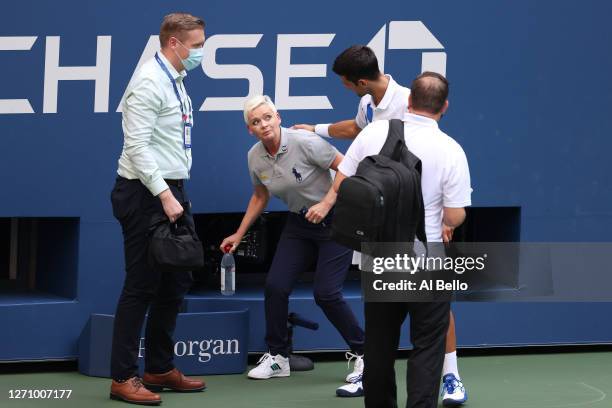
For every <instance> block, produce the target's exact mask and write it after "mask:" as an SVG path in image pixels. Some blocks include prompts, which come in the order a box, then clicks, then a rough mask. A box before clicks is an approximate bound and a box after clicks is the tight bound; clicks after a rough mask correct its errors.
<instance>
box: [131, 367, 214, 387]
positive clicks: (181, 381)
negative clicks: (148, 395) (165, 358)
mask: <svg viewBox="0 0 612 408" xmlns="http://www.w3.org/2000/svg"><path fill="white" fill-rule="evenodd" d="M142 382H143V383H144V385H145V387H147V388H148V389H150V390H151V391H155V392H159V391H162V390H163V389H164V388H169V389H171V390H174V391H178V392H196V391H202V390H204V389H205V388H206V383H204V381H200V380H196V379H193V378H189V377H185V376H184V375H183V373H181V372H180V371H179V370H177V369H176V368H174V369H172V370H170V371H168V372H167V373H164V374H150V373H145V374H144V376H143V377H142Z"/></svg>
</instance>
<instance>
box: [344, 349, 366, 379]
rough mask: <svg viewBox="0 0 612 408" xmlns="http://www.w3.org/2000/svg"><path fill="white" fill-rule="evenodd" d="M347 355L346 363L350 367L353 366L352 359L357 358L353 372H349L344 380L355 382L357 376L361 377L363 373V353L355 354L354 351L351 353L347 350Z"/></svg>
mask: <svg viewBox="0 0 612 408" xmlns="http://www.w3.org/2000/svg"><path fill="white" fill-rule="evenodd" d="M345 357H346V359H347V360H348V362H347V363H346V365H347V366H348V368H349V369H350V368H351V361H353V360H355V365H354V366H353V372H352V373H350V374H348V375H347V376H346V379H345V380H344V381H346V382H347V383H352V382H355V381H356V380H357V378H359V377H360V376H361V375H362V374H363V355H359V354H354V353H351V352H350V351H347V352H346V354H345Z"/></svg>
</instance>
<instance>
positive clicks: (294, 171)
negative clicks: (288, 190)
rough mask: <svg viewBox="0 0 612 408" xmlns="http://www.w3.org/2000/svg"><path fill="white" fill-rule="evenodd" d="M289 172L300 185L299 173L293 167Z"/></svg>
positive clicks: (300, 177)
mask: <svg viewBox="0 0 612 408" xmlns="http://www.w3.org/2000/svg"><path fill="white" fill-rule="evenodd" d="M291 172H292V173H293V175H294V176H295V181H297V182H298V183H301V182H302V175H301V174H300V172H299V171H297V169H296V168H295V166H293V168H292V169H291Z"/></svg>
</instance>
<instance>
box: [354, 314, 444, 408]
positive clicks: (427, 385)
mask: <svg viewBox="0 0 612 408" xmlns="http://www.w3.org/2000/svg"><path fill="white" fill-rule="evenodd" d="M408 313H409V314H410V341H411V342H412V346H413V349H412V352H411V353H410V358H409V359H408V372H407V377H406V383H407V384H406V387H407V391H408V401H407V402H406V407H408V408H435V407H437V405H438V393H439V390H440V376H441V375H442V365H443V363H444V351H445V345H446V331H447V329H448V323H449V313H450V303H449V302H427V303H418V302H412V303H410V302H407V303H391V302H389V303H381V302H367V303H366V304H365V319H366V320H365V324H366V342H365V370H364V375H363V390H364V393H365V406H366V407H368V408H395V407H397V396H396V385H395V368H394V365H395V357H396V353H397V348H398V346H399V338H400V330H401V326H402V323H403V322H404V319H405V318H406V314H408Z"/></svg>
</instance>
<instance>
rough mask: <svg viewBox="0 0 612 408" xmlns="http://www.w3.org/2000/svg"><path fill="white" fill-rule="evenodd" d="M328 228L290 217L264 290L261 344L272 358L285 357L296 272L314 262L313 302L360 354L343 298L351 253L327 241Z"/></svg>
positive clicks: (359, 337) (359, 335) (359, 334)
mask: <svg viewBox="0 0 612 408" xmlns="http://www.w3.org/2000/svg"><path fill="white" fill-rule="evenodd" d="M330 234H331V231H330V227H329V224H326V226H324V225H321V224H312V223H310V222H308V221H307V220H305V219H304V218H302V217H301V216H299V215H297V214H294V213H289V215H288V217H287V223H286V224H285V228H284V230H283V233H282V234H281V238H280V240H279V242H278V246H277V248H276V253H275V254H274V259H273V261H272V266H271V267H270V270H269V272H268V276H267V279H266V287H265V309H266V343H267V344H268V348H269V349H270V352H271V353H272V354H281V355H283V356H287V355H288V352H289V350H288V333H287V317H288V304H289V294H290V293H291V291H292V290H293V286H294V284H295V282H296V281H297V279H298V277H299V275H300V273H302V272H304V271H306V269H307V268H308V267H309V266H310V265H312V263H313V262H312V261H313V260H315V259H316V271H315V276H314V299H315V302H316V303H317V305H319V306H320V307H321V309H323V312H324V313H325V316H327V318H328V319H329V321H330V322H331V323H332V324H333V325H334V326H335V327H336V329H337V330H338V331H339V332H340V335H341V336H342V337H343V338H344V341H346V343H347V344H348V345H349V347H350V348H351V350H352V351H353V352H356V353H359V354H363V344H364V334H363V330H362V329H361V327H359V323H358V322H357V319H356V318H355V315H354V314H353V311H352V310H351V308H350V307H349V306H348V305H347V304H346V302H345V301H344V297H343V296H342V285H343V284H344V280H345V279H346V275H347V273H348V268H349V266H350V263H351V258H352V251H351V250H349V249H347V248H345V247H343V246H341V245H339V244H337V243H336V242H335V241H332V240H331V239H330Z"/></svg>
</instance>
